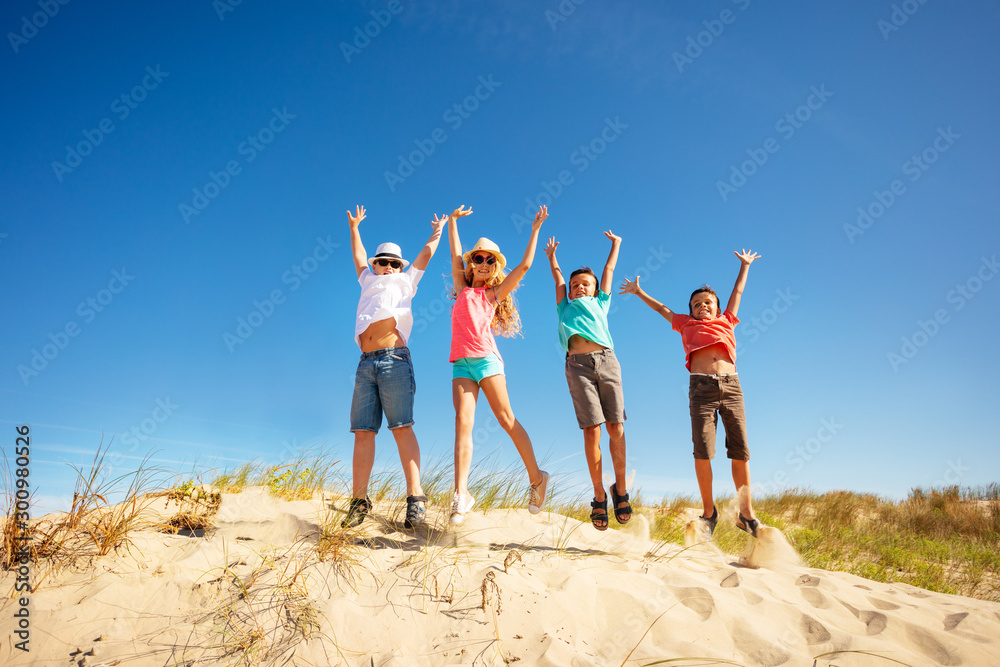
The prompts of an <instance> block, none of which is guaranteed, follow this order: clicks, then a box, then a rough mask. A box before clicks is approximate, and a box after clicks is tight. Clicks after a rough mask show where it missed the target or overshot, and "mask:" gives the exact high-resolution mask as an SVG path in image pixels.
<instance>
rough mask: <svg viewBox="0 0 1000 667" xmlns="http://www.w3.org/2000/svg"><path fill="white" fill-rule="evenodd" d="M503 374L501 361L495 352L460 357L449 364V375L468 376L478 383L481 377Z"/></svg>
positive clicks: (456, 376) (454, 376)
mask: <svg viewBox="0 0 1000 667" xmlns="http://www.w3.org/2000/svg"><path fill="white" fill-rule="evenodd" d="M491 375H503V362H502V361H500V359H499V358H498V357H497V355H495V354H491V355H490V356H488V357H462V358H461V359H456V360H455V361H453V362H452V364H451V376H452V377H453V378H455V379H458V378H468V379H470V380H472V381H473V382H475V383H476V384H479V383H480V382H482V381H483V378H488V377H490V376H491Z"/></svg>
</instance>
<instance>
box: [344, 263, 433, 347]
mask: <svg viewBox="0 0 1000 667" xmlns="http://www.w3.org/2000/svg"><path fill="white" fill-rule="evenodd" d="M423 275H424V272H423V271H421V270H420V269H418V268H416V267H415V266H414V265H412V264H411V265H410V268H408V269H407V270H406V271H404V272H403V273H387V274H385V275H382V276H379V275H376V274H375V273H372V270H371V269H370V268H367V267H366V268H365V269H364V270H362V271H361V275H359V276H358V283H360V284H361V300H360V301H358V317H357V320H355V322H354V342H355V343H357V344H358V347H359V348H360V347H361V334H362V333H364V331H365V329H367V328H368V327H369V326H371V323H372V322H378V321H379V320H387V319H389V318H390V317H392V318H395V319H396V331H398V332H399V335H400V336H401V337H402V339H403V342H404V343H406V342H407V341H408V340H409V338H410V330H412V329H413V312H412V311H411V310H410V301H411V300H412V299H413V295H414V294H416V293H417V283H419V282H420V278H421V277H422V276H423Z"/></svg>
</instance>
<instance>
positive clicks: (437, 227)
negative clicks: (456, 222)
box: [413, 213, 448, 271]
mask: <svg viewBox="0 0 1000 667" xmlns="http://www.w3.org/2000/svg"><path fill="white" fill-rule="evenodd" d="M446 222H448V216H445V217H443V218H441V219H438V217H437V213H435V214H434V219H433V220H431V227H432V228H433V229H434V231H432V232H431V237H430V238H429V239H427V243H425V244H424V247H423V248H421V249H420V252H419V253H417V258H416V259H415V260H413V268H415V269H420V270H421V271H423V270H424V269H426V268H427V263H428V262H430V261H431V257H433V256H434V253H435V252H436V251H437V247H438V243H439V242H440V241H441V230H442V229H444V225H445V223H446Z"/></svg>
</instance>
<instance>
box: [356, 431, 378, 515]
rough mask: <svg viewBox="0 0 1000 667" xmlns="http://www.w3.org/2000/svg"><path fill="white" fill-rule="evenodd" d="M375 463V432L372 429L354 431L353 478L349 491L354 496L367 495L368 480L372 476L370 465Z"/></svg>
mask: <svg viewBox="0 0 1000 667" xmlns="http://www.w3.org/2000/svg"><path fill="white" fill-rule="evenodd" d="M374 465H375V433H374V432H372V431H355V432H354V460H353V465H352V473H353V475H354V480H353V483H352V487H353V488H352V491H351V493H352V494H353V496H354V497H355V498H367V497H368V480H369V479H370V478H371V476H372V466H374Z"/></svg>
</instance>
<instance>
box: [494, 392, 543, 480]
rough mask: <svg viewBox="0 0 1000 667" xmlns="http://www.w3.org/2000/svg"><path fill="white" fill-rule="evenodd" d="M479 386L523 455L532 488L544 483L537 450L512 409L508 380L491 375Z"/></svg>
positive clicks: (522, 458) (522, 459) (519, 452)
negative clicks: (508, 393) (536, 453)
mask: <svg viewBox="0 0 1000 667" xmlns="http://www.w3.org/2000/svg"><path fill="white" fill-rule="evenodd" d="M479 386H480V387H482V389H483V394H484V395H485V396H486V400H488V401H489V402H490V408H492V409H493V414H494V415H495V416H496V418H497V421H498V422H500V426H502V427H503V430H505V431H507V435H509V436H510V439H511V440H513V441H514V446H515V447H517V453H518V454H520V455H521V461H523V462H524V467H525V469H527V471H528V480H529V481H530V482H531V484H532V486H534V485H536V484H539V483H540V482H541V481H542V471H541V470H540V469H539V467H538V461H537V460H536V459H535V450H534V449H533V448H532V446H531V438H529V437H528V432H527V431H525V430H524V427H523V426H521V423H520V422H519V421H517V419H515V418H514V411H513V410H511V407H510V398H509V397H508V396H507V379H506V378H505V377H504V376H503V375H491V376H490V377H487V378H483V381H482V382H480V383H479Z"/></svg>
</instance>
